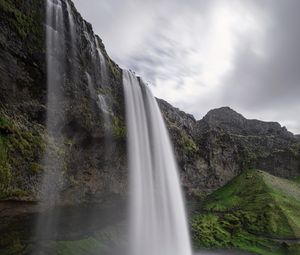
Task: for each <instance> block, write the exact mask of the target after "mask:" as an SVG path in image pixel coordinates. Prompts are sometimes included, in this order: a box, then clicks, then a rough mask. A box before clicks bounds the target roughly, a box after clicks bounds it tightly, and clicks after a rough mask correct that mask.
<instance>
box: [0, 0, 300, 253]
mask: <svg viewBox="0 0 300 255" xmlns="http://www.w3.org/2000/svg"><path fill="white" fill-rule="evenodd" d="M62 3H63V4H62V8H63V15H64V24H65V26H64V34H65V51H66V58H65V59H64V61H65V66H66V71H65V75H64V86H63V88H62V92H63V98H62V100H61V102H60V104H59V107H58V109H59V110H58V112H57V113H56V114H57V115H58V116H61V117H60V118H61V125H60V126H59V127H57V128H58V130H59V131H60V133H61V135H62V136H63V137H64V146H63V149H62V148H58V147H57V146H56V145H55V144H52V145H51V146H49V144H46V140H50V141H51V134H50V133H47V130H46V114H47V111H46V109H47V85H46V84H47V76H46V48H45V47H46V42H45V3H44V1H42V0H28V1H18V0H0V77H1V78H0V91H1V92H0V199H1V201H0V219H1V220H0V230H1V231H2V232H3V233H7V235H6V238H4V239H3V240H1V244H0V246H1V248H2V249H3V250H5V249H7V247H12V246H14V249H16V250H18V249H19V250H22V249H25V248H24V247H27V246H26V245H25V244H27V241H28V240H27V241H26V240H25V241H24V236H27V237H26V238H28V236H30V230H29V229H30V223H32V222H33V219H34V218H35V217H36V215H37V213H41V208H39V207H38V206H37V202H38V201H39V198H40V194H39V190H40V186H41V181H42V176H43V175H44V171H45V162H44V151H45V147H46V146H48V147H50V151H52V152H53V155H54V157H55V160H56V161H60V162H63V168H62V172H63V175H62V176H63V179H62V180H59V181H61V182H62V187H63V188H62V192H61V197H60V203H59V206H60V207H64V208H68V210H67V212H68V213H66V214H65V215H63V217H62V221H63V219H66V218H70V215H72V217H73V218H75V219H76V217H77V218H80V217H83V216H84V215H85V210H78V206H79V207H81V206H86V208H89V210H91V211H94V214H95V215H96V214H97V215H103V217H102V219H101V220H99V221H98V222H97V224H96V225H94V224H93V223H92V222H90V223H86V224H85V226H82V225H76V224H73V225H72V222H70V224H69V225H68V226H65V231H64V232H63V233H60V234H59V238H60V239H62V240H63V239H66V238H67V237H69V236H70V235H72V238H79V237H81V236H83V235H85V234H89V233H91V232H92V231H94V229H95V228H98V229H99V228H100V229H101V228H103V224H105V222H110V221H112V219H113V220H114V221H115V220H116V219H118V220H121V219H122V217H124V213H123V212H124V201H125V200H126V192H127V162H126V158H127V157H126V125H125V114H124V99H123V98H124V97H123V88H122V70H121V69H120V68H119V67H118V65H117V64H116V63H114V62H113V61H112V60H111V59H110V57H109V56H108V55H107V53H106V51H105V47H104V45H103V43H102V41H101V39H100V38H99V37H98V36H96V35H95V34H94V32H93V30H92V26H91V25H90V24H89V23H87V22H86V21H85V20H84V19H83V18H82V17H81V15H80V14H79V13H78V12H77V10H76V8H75V6H74V5H73V3H72V2H71V1H70V2H68V3H69V4H70V7H71V15H72V16H73V19H74V27H75V32H76V37H77V39H76V47H75V57H74V55H72V54H73V53H72V51H73V50H74V49H73V48H72V47H73V46H72V45H71V43H70V38H71V32H70V23H69V19H68V15H69V13H68V8H67V5H66V2H65V1H62ZM96 44H99V47H100V51H101V53H102V55H103V56H104V59H105V63H106V68H107V79H106V80H105V81H104V82H103V81H101V82H100V78H99V70H98V67H97V64H95V61H94V59H93V57H92V54H91V53H92V52H93V51H95V49H94V47H95V45H96ZM87 74H88V75H87ZM74 77H76V79H75V78H74ZM88 77H90V80H91V81H92V84H93V85H92V89H93V91H94V92H96V93H97V94H99V95H102V96H103V97H104V98H105V101H106V102H107V107H108V109H109V110H108V111H109V118H110V125H109V127H108V126H106V125H105V123H104V113H103V111H101V109H100V108H99V106H98V105H99V100H98V98H97V97H95V96H92V95H91V91H90V89H91V88H90V87H89V78H88ZM158 102H159V105H160V108H161V110H162V113H163V115H164V118H165V121H166V124H167V127H168V129H169V131H170V137H171V139H172V141H173V144H174V150H175V153H176V158H177V160H178V164H179V167H180V175H181V180H182V184H183V187H184V190H185V191H186V194H187V195H188V197H189V198H196V199H198V198H199V197H202V196H205V195H206V194H208V193H211V192H212V191H214V190H216V189H217V188H219V187H221V186H223V185H224V184H226V183H227V182H228V181H229V180H231V179H232V178H233V177H235V176H237V175H238V174H239V173H241V172H242V171H243V170H246V169H248V168H254V167H255V168H259V169H262V170H265V171H267V172H269V173H272V174H274V175H276V176H281V177H287V178H293V177H296V176H299V175H300V165H299V164H300V156H299V152H300V151H299V150H300V145H299V138H298V139H297V138H296V137H295V136H294V135H293V134H291V133H289V132H288V131H287V130H286V129H285V128H282V127H281V126H280V125H279V124H278V123H267V122H262V121H258V120H247V119H245V118H244V117H243V116H242V115H240V114H238V113H236V112H235V111H233V110H231V109H230V108H227V107H225V108H220V109H215V110H212V111H210V112H209V113H208V114H207V115H206V116H205V117H204V118H203V119H202V120H199V121H196V120H195V119H194V117H193V116H192V115H189V114H186V113H184V112H183V111H180V110H179V109H176V108H174V107H173V106H171V105H170V104H168V103H167V102H165V101H163V100H158ZM108 140H109V144H110V146H109V149H108V150H107V149H106V148H107V146H106V145H107V141H108ZM42 213H48V212H46V211H43V212H42ZM50 213H55V209H54V212H52V211H51V212H50ZM100 218H101V217H100ZM108 219H110V220H108ZM17 225H18V229H17V230H16V226H17ZM26 238H25V239H26ZM16 240H17V241H16ZM21 240H22V241H21ZM12 242H13V243H14V245H12ZM15 242H17V244H15ZM24 243H25V244H24ZM3 247H4V248H3ZM1 248H0V251H1Z"/></svg>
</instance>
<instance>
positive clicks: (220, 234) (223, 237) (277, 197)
mask: <svg viewBox="0 0 300 255" xmlns="http://www.w3.org/2000/svg"><path fill="white" fill-rule="evenodd" d="M202 210H203V211H202V213H201V214H199V215H196V216H194V218H193V219H192V222H191V226H192V230H193V239H194V242H195V245H196V247H236V248H240V249H244V250H248V251H252V252H256V253H258V254H262V255H267V254H296V253H295V252H296V250H297V245H295V244H294V243H293V242H289V241H288V240H295V239H298V240H300V231H299V230H300V213H299V212H300V185H299V184H298V183H296V182H294V181H290V180H286V179H282V178H278V177H275V176H272V175H270V174H268V173H265V172H263V171H259V170H251V171H246V172H244V173H242V174H241V175H239V176H238V177H236V178H235V179H234V180H232V181H231V182H230V183H228V184H227V185H225V186H224V187H223V188H221V189H219V190H217V191H216V192H214V193H213V194H211V195H210V196H208V197H207V198H206V199H205V201H204V204H203V208H202ZM297 252H300V250H297Z"/></svg>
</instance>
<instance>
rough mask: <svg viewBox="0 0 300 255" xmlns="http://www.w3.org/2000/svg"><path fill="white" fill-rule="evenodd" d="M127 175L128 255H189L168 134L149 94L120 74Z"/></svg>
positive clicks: (135, 80) (129, 76)
mask: <svg viewBox="0 0 300 255" xmlns="http://www.w3.org/2000/svg"><path fill="white" fill-rule="evenodd" d="M123 85H124V92H125V102H126V116H127V128H128V149H129V169H130V233H129V235H130V251H129V254H130V255H141V254H142V255H191V254H192V251H191V245H190V239H189V233H188V227H187V222H186V214H185V208H184V203H183V197H182V193H181V188H180V182H179V177H178V173H177V166H176V162H175V158H174V154H173V151H172V147H171V143H170V139H169V137H168V132H167V129H166V127H165V124H164V121H163V118H162V115H161V112H160V110H159V107H158V104H157V102H156V100H155V98H154V97H153V95H152V93H151V92H150V90H149V89H148V88H147V87H146V86H145V85H144V84H143V83H142V82H141V81H140V80H139V79H138V78H136V77H135V76H134V75H133V74H132V73H131V72H128V71H123Z"/></svg>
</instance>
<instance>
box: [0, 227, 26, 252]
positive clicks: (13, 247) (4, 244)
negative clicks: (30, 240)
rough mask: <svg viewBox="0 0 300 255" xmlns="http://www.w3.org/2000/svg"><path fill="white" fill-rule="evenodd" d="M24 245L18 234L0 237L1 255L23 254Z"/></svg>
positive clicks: (7, 234) (13, 233)
mask: <svg viewBox="0 0 300 255" xmlns="http://www.w3.org/2000/svg"><path fill="white" fill-rule="evenodd" d="M23 250H24V245H23V244H22V243H21V241H20V238H19V235H18V233H17V232H12V233H6V234H3V233H2V234H1V236H0V254H1V255H12V254H21V252H22V251H23Z"/></svg>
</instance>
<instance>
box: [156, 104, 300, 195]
mask: <svg viewBox="0 0 300 255" xmlns="http://www.w3.org/2000/svg"><path fill="white" fill-rule="evenodd" d="M160 105H161V109H162V111H163V113H164V115H165V118H166V122H167V123H168V127H169V130H170V134H171V138H172V140H173V142H174V144H175V150H176V155H177V159H178V163H179V166H180V168H181V170H182V171H181V177H182V182H183V185H184V187H185V188H186V191H187V193H188V194H189V195H192V196H193V195H196V196H199V195H200V196H201V195H203V193H204V194H207V193H210V192H211V191H213V190H215V189H217V188H219V187H221V186H223V185H224V184H225V183H227V182H228V181H229V180H231V179H232V178H233V177H235V176H236V175H237V174H239V173H240V172H241V171H243V170H246V169H249V168H259V169H263V170H265V171H267V172H270V173H271V174H274V175H277V176H281V177H285V178H293V177H296V176H299V175H300V151H299V150H300V144H299V139H298V138H297V137H296V136H294V135H293V134H292V133H290V132H288V131H287V130H286V128H285V127H281V126H280V124H279V123H276V122H263V121H259V120H248V119H246V118H244V117H243V116H242V115H241V114H239V113H237V112H235V111H234V110H232V109H230V108H229V107H222V108H219V109H214V110H211V111H210V112H208V113H207V115H206V116H204V118H203V119H202V120H199V121H195V120H194V118H192V117H191V116H190V115H188V114H185V113H183V112H182V111H179V110H178V109H176V108H173V107H172V106H170V105H169V106H168V107H166V106H167V103H165V102H163V101H160ZM187 138H188V139H187Z"/></svg>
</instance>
